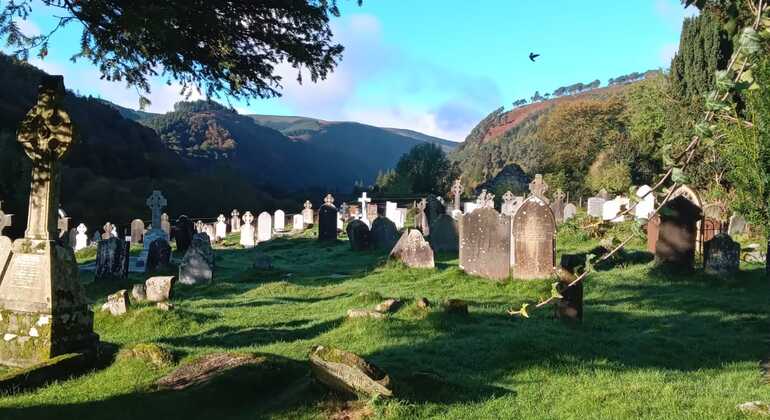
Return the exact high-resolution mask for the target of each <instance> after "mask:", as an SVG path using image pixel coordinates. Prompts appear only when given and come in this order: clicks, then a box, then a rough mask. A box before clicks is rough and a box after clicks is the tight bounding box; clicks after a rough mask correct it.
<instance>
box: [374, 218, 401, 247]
mask: <svg viewBox="0 0 770 420" xmlns="http://www.w3.org/2000/svg"><path fill="white" fill-rule="evenodd" d="M370 237H371V244H372V247H374V248H375V249H380V250H383V249H384V250H387V251H390V250H392V249H393V246H395V245H396V242H397V241H398V229H396V224H395V223H393V221H391V220H390V219H388V218H387V217H382V216H380V217H378V218H376V219H374V222H372V230H371V234H370Z"/></svg>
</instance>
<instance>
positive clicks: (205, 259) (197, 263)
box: [178, 233, 214, 284]
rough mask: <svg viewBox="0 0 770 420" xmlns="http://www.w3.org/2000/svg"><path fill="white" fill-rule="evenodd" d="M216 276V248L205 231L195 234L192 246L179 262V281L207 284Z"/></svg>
mask: <svg viewBox="0 0 770 420" xmlns="http://www.w3.org/2000/svg"><path fill="white" fill-rule="evenodd" d="M213 278H214V250H213V249H211V239H210V238H209V236H208V235H207V234H205V233H196V234H195V235H193V238H192V241H191V242H190V247H189V248H188V249H187V252H185V254H184V257H183V258H182V262H181V263H180V264H179V277H178V281H179V282H180V283H182V284H207V283H211V281H212V280H213Z"/></svg>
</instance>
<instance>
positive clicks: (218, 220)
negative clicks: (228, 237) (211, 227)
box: [217, 214, 227, 223]
mask: <svg viewBox="0 0 770 420" xmlns="http://www.w3.org/2000/svg"><path fill="white" fill-rule="evenodd" d="M225 220H227V219H225V215H224V214H220V215H219V217H217V222H219V223H224V222H225Z"/></svg>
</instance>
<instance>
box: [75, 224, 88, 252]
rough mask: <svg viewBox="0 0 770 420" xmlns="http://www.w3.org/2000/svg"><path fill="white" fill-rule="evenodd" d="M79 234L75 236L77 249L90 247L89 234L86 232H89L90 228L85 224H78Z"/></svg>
mask: <svg viewBox="0 0 770 420" xmlns="http://www.w3.org/2000/svg"><path fill="white" fill-rule="evenodd" d="M77 230H78V234H77V235H76V236H75V251H80V250H81V249H83V248H87V247H88V235H86V232H88V228H87V227H86V225H84V224H82V223H81V224H79V225H78V228H77Z"/></svg>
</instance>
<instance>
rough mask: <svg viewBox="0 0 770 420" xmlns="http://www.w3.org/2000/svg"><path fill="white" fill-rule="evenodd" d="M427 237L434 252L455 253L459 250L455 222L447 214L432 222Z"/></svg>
mask: <svg viewBox="0 0 770 420" xmlns="http://www.w3.org/2000/svg"><path fill="white" fill-rule="evenodd" d="M430 231H431V235H430V236H429V237H428V241H429V242H430V246H431V248H433V251H434V252H457V251H458V250H459V249H460V235H459V233H458V230H457V221H456V220H455V219H454V218H453V217H452V216H450V215H448V214H442V215H441V216H439V217H438V218H436V220H434V221H433V225H431V228H430Z"/></svg>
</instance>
